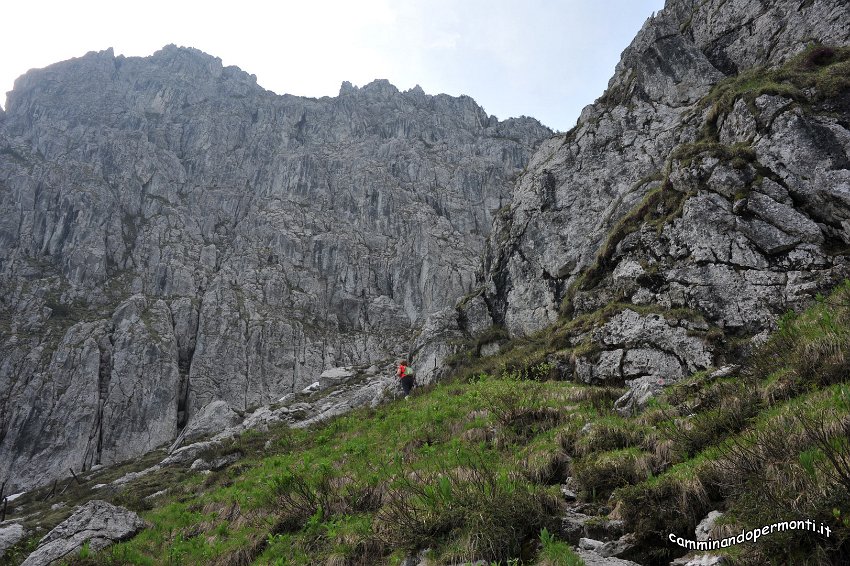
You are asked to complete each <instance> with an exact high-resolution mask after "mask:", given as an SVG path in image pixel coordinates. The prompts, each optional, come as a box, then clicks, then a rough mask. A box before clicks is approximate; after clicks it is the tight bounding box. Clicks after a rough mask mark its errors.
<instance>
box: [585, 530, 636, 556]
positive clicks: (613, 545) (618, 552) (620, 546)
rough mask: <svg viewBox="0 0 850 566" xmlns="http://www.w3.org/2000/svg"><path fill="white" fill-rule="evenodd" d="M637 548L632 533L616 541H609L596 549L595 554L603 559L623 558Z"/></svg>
mask: <svg viewBox="0 0 850 566" xmlns="http://www.w3.org/2000/svg"><path fill="white" fill-rule="evenodd" d="M635 547H637V539H636V538H635V535H634V534H632V533H626V534H624V535H623V536H621V537H620V538H618V539H617V540H610V541H608V542H606V543H605V544H603V545H602V546H600V547H598V548H596V549H595V550H596V552H597V553H598V554H599V555H600V556H603V557H605V558H608V557H611V556H623V555H624V554H626V553H627V552H629V551H631V550H633V549H634V548H635Z"/></svg>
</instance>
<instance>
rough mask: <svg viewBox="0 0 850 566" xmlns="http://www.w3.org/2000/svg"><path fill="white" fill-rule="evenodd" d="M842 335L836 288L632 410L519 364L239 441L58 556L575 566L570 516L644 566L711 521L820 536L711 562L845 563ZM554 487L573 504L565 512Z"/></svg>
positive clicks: (843, 292) (849, 300)
mask: <svg viewBox="0 0 850 566" xmlns="http://www.w3.org/2000/svg"><path fill="white" fill-rule="evenodd" d="M849 339H850V283H845V284H843V285H841V286H839V287H838V288H837V289H836V290H835V291H834V292H833V293H832V294H831V295H830V296H829V297H820V298H819V300H818V301H817V302H816V304H815V305H813V306H812V307H811V308H810V309H809V310H807V311H806V312H804V313H802V314H800V315H790V314H789V315H786V316H785V317H783V318H782V320H781V323H780V326H779V329H778V330H777V332H775V333H774V335H773V336H772V337H771V338H770V339H769V340H768V341H767V343H766V344H765V345H763V346H762V347H761V349H760V350H758V351H757V352H756V354H755V355H754V356H752V357H751V359H749V360H748V361H747V362H746V363H745V364H744V365H743V366H742V368H741V369H740V370H739V371H738V372H737V373H735V374H732V375H722V376H720V375H718V376H716V377H712V376H713V375H714V374H713V372H711V371H706V372H701V373H698V374H695V375H694V376H692V377H690V378H688V379H686V380H683V381H681V382H679V383H678V384H675V385H673V386H671V387H669V388H668V389H667V390H666V391H665V393H664V394H663V395H662V396H661V397H660V398H658V399H657V400H655V401H654V402H652V403H651V404H650V406H649V407H648V408H647V409H646V410H645V411H644V412H643V413H640V414H638V415H635V416H632V417H623V416H620V415H617V414H616V413H614V412H613V411H612V410H611V407H612V405H613V399H615V398H616V397H617V396H618V395H619V394H620V393H621V392H622V389H619V388H607V387H589V386H583V385H578V384H573V383H569V382H563V381H553V380H548V379H547V376H548V375H549V374H548V373H546V372H542V371H536V370H534V369H533V368H534V367H536V365H535V364H538V363H539V361H537V358H536V357H534V356H531V357H529V358H527V362H528V363H529V364H531V366H530V367H525V368H521V367H519V365H499V366H498V367H497V368H496V369H495V370H494V371H493V372H492V373H485V372H467V373H461V374H459V375H458V376H457V377H455V378H454V379H452V380H449V381H446V382H443V383H440V384H436V385H432V386H428V387H424V388H422V389H421V390H419V391H417V393H416V394H415V395H413V396H412V397H411V398H410V399H409V400H408V401H395V402H391V403H388V404H386V405H383V406H380V407H378V408H376V409H364V410H357V411H354V412H352V413H349V414H347V415H345V416H342V417H339V418H336V419H334V420H332V421H330V422H328V423H326V424H323V425H321V426H318V427H315V428H313V429H310V430H297V429H287V428H274V429H272V430H270V431H269V432H268V433H264V434H260V433H256V432H252V433H249V434H247V435H245V436H243V437H242V438H240V439H237V440H236V441H235V442H234V444H233V446H231V447H230V448H231V449H233V450H237V449H238V451H239V452H240V453H241V454H243V457H242V458H241V459H240V460H239V461H238V462H236V463H234V464H233V465H231V466H229V467H228V468H225V469H223V470H220V471H217V472H212V473H210V474H209V475H206V476H204V475H201V474H196V473H192V472H183V471H182V470H178V469H175V468H166V469H164V470H161V471H160V472H158V473H157V474H151V475H149V476H145V477H144V478H141V479H140V480H137V482H136V483H131V484H130V485H129V487H128V488H126V489H125V491H123V492H119V494H118V495H117V496H116V497H118V498H122V500H121V502H123V503H124V504H126V505H130V506H131V507H134V508H136V509H138V510H139V511H140V512H141V514H142V516H143V517H144V518H145V519H146V520H147V521H148V522H149V524H150V527H149V528H148V529H146V530H144V531H143V532H142V533H140V534H139V535H138V536H136V538H134V539H133V540H131V541H128V542H125V543H121V544H117V545H115V546H113V547H111V548H108V549H106V550H104V551H102V552H100V553H91V552H89V553H88V554H89V556H86V557H74V558H71V559H69V562H70V563H72V564H100V565H102V564H201V563H203V564H222V565H224V564H228V565H230V564H255V563H256V564H317V563H323V564H399V563H401V561H402V560H403V559H404V558H405V557H407V556H411V555H413V556H417V555H419V554H420V553H424V555H425V556H426V557H427V558H428V559H429V560H431V563H432V564H449V563H459V562H464V561H472V560H479V559H483V560H485V561H488V562H492V563H502V564H508V563H513V564H570V565H572V564H581V562H580V558H578V557H577V556H576V555H575V554H574V553H573V552H572V550H571V549H570V547H569V546H568V545H567V544H566V543H565V541H564V540H563V538H562V535H564V533H563V532H562V530H561V528H562V526H561V517H562V516H563V514H564V512H565V509H566V507H567V506H568V505H572V506H576V505H578V506H579V507H580V509H581V512H583V513H585V514H589V515H592V516H596V517H598V518H599V519H598V520H603V519H605V520H613V519H619V520H622V521H623V522H624V527H625V531H626V532H630V533H634V535H635V540H636V541H637V543H638V546H637V547H636V548H634V549H633V550H632V551H631V552H630V553H629V554H628V555H627V556H626V557H627V558H631V559H633V560H636V561H637V562H639V563H642V564H667V563H669V561H670V560H671V559H672V558H674V557H676V556H680V555H682V554H683V553H684V550H682V549H681V548H679V547H676V546H675V545H673V544H671V543H669V541H668V540H667V536H668V535H669V534H670V533H673V534H675V535H677V536H681V537H683V538H693V532H694V527H695V526H696V524H697V523H698V522H699V521H700V520H701V519H702V518H703V517H705V516H706V514H707V513H708V512H709V511H711V510H714V509H719V510H721V511H723V512H724V516H723V517H722V519H721V520H720V522H719V523H718V525H717V526H716V527H715V532H714V534H713V536H714V537H715V538H717V537H721V536H726V535H736V534H739V533H740V532H741V530H742V529H751V528H757V527H762V526H764V525H769V524H771V523H774V522H777V521H787V520H799V519H802V520H805V519H811V520H813V521H816V522H819V523H820V522H823V523H825V524H826V525H828V526H830V528H831V529H832V534H831V536H830V537H825V536H824V535H820V534H817V533H812V532H807V531H788V532H782V533H773V534H771V535H768V536H765V537H763V538H761V539H760V540H759V541H758V543H757V544H744V545H738V546H735V547H732V548H731V549H727V550H724V551H722V552H723V553H724V554H725V555H726V557H727V558H728V559H730V560H732V561H733V562H732V563H737V564H769V563H776V564H781V563H786V564H822V563H846V561H847V559H848V557H850V553H849V552H848V549H849V548H850V518H848V517H850V441H848V438H850V384H848V383H847V381H848V375H850V371H848V370H850V340H849ZM536 348H537V349H536V350H535V351H538V350H539V351H545V344H544V342H541V343H540V344H536ZM505 355H508V354H505ZM503 361H504V360H503ZM516 363H517V364H519V363H520V362H516ZM520 365H521V364H520ZM529 377H531V378H532V379H529ZM225 448H227V447H225ZM163 473H165V474H166V475H162V474H163ZM567 477H572V478H573V480H572V481H573V482H575V487H576V489H575V491H576V492H577V493H578V497H579V501H578V502H577V503H569V504H568V503H567V502H566V501H565V500H564V499H562V495H561V490H560V486H561V484H563V483H564V482H565V481H566V479H567ZM164 483H167V487H169V491H168V492H167V493H166V494H165V495H160V496H158V497H157V498H155V499H153V500H150V499H145V498H144V497H143V496H144V495H147V494H148V493H153V491H154V490H157V489H162V487H163V484H164ZM129 494H132V496H131V495H129Z"/></svg>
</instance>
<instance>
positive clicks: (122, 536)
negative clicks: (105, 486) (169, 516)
mask: <svg viewBox="0 0 850 566" xmlns="http://www.w3.org/2000/svg"><path fill="white" fill-rule="evenodd" d="M143 528H145V522H144V521H143V520H142V519H141V518H140V517H139V516H138V515H136V514H135V513H133V512H132V511H129V510H127V509H124V508H123V507H116V506H115V505H112V504H111V503H107V502H106V501H99V500H95V501H89V502H88V503H86V504H85V505H83V506H82V507H80V508H78V509H77V510H76V511H75V512H74V514H73V515H71V516H70V517H68V518H67V519H65V520H64V521H63V522H61V523H60V524H59V525H57V526H56V527H55V528H54V529H53V530H51V531H50V532H49V533H47V535H45V537H44V538H43V539H41V541H40V542H39V545H38V548H37V549H36V550H35V551H34V552H33V553H32V554H30V555H29V557H27V559H26V560H24V562H23V564H22V566H46V565H48V564H51V563H53V562H54V561H58V560H61V559H62V558H67V557H70V556H71V555H73V554H75V553H78V552H79V551H80V549H81V548H82V547H83V545H84V544H86V543H88V544H89V548H90V549H91V550H92V551H95V552H96V551H99V550H103V549H104V548H106V547H107V546H109V545H111V544H114V543H116V542H120V541H123V540H127V539H128V538H131V537H132V536H134V535H135V534H136V533H138V532H139V531H140V530H142V529H143Z"/></svg>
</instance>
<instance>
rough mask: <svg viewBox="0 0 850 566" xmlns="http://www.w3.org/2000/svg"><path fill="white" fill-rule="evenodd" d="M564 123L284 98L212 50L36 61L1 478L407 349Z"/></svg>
mask: <svg viewBox="0 0 850 566" xmlns="http://www.w3.org/2000/svg"><path fill="white" fill-rule="evenodd" d="M549 135H551V132H550V131H549V130H548V129H546V128H544V127H543V126H541V125H540V124H539V123H538V122H536V121H535V120H532V119H528V118H520V119H511V120H507V121H504V122H500V121H498V120H497V119H496V118H495V117H492V116H489V117H488V116H487V115H486V114H485V113H484V111H483V110H482V108H481V107H479V106H478V105H477V104H476V103H475V102H474V101H473V100H472V99H470V98H468V97H460V98H454V97H450V96H446V95H438V96H429V95H426V94H425V93H424V92H422V90H421V89H420V88H418V87H417V88H414V89H412V90H410V91H407V92H399V91H398V90H397V89H396V88H395V87H393V86H392V85H390V84H389V83H387V82H386V81H375V82H373V83H371V84H369V85H366V86H365V87H362V88H354V87H352V86H351V85H350V84H348V83H344V84H343V86H342V88H341V90H340V93H339V96H337V97H335V98H322V99H319V100H316V99H306V98H299V97H294V96H278V95H275V94H273V93H270V92H267V91H265V90H263V89H262V88H260V87H258V86H257V84H256V81H255V79H254V77H252V76H250V75H248V74H246V73H244V72H242V71H240V70H239V69H236V68H235V67H226V68H225V67H222V65H221V62H220V60H218V59H215V58H213V57H210V56H208V55H205V54H203V53H200V52H198V51H195V50H192V49H184V48H176V47H173V46H171V47H166V48H165V49H163V50H161V51H159V52H157V53H155V54H154V55H153V56H151V57H147V58H125V57H115V56H114V55H113V53H112V51H111V50H109V51H105V52H100V53H90V54H88V55H86V56H84V57H81V58H79V59H75V60H72V61H68V62H65V63H60V64H57V65H54V66H52V67H49V68H46V69H43V70H38V71H31V72H29V73H28V74H26V75H25V76H23V77H21V78H20V79H19V80H18V81H17V82H16V85H15V89H14V90H13V91H12V92H11V93H9V96H8V102H7V109H6V112H5V113H0V295H1V296H2V299H0V301H2V302H0V360H1V361H0V481H3V480H8V484H7V492H8V490H9V489H19V488H28V487H30V486H33V485H35V484H38V483H42V482H44V481H47V480H50V479H52V478H54V477H57V476H61V475H64V474H67V473H68V469H69V468H72V469H74V470H80V469H85V468H88V467H91V466H92V465H94V464H97V463H104V464H106V463H110V462H115V461H119V460H123V459H126V458H131V457H133V456H135V455H138V454H140V453H143V452H145V451H147V450H150V449H151V448H153V447H155V446H158V445H162V444H163V443H166V442H169V441H172V440H174V438H175V437H176V436H177V434H178V433H179V431H180V430H181V429H182V428H183V427H184V426H185V425H186V424H187V422H189V421H191V420H192V418H193V416H194V415H196V414H199V413H200V411H201V410H202V409H203V408H204V407H205V406H207V405H208V404H209V403H211V402H213V401H216V400H224V401H226V402H227V403H228V404H229V405H230V407H232V408H233V409H235V410H237V411H244V410H245V409H246V408H248V407H250V406H256V405H260V404H265V403H270V402H273V401H275V400H277V399H278V398H279V397H281V396H283V395H285V394H287V393H289V392H292V391H300V390H301V389H302V388H303V387H304V386H305V385H306V384H308V383H312V382H313V381H315V380H316V379H317V377H318V375H319V374H320V373H321V372H322V370H324V369H327V368H328V367H334V366H341V365H350V364H368V363H369V362H372V361H377V360H382V359H386V358H388V357H395V356H398V355H401V354H402V353H403V352H406V351H407V350H408V348H409V347H410V343H411V340H412V339H413V338H414V337H415V336H416V333H417V332H418V331H419V330H420V329H421V327H422V326H423V325H424V324H425V322H426V320H427V319H428V317H429V316H430V315H432V314H434V313H439V312H440V311H441V309H445V308H446V307H451V306H452V305H453V304H454V302H455V301H456V300H457V298H458V297H459V296H461V295H463V294H464V293H466V292H468V291H469V290H470V289H471V287H472V285H473V282H474V277H475V275H474V274H475V270H476V268H477V267H478V265H479V263H480V256H481V254H482V252H483V249H484V241H485V238H486V237H487V235H488V234H489V231H490V227H491V225H492V220H493V215H494V214H495V212H496V211H497V210H499V209H500V208H501V207H503V206H505V205H506V204H507V203H509V202H510V199H511V185H512V182H513V180H514V179H515V178H516V176H517V175H518V173H519V172H521V171H522V169H523V168H524V167H525V165H526V164H527V162H528V159H529V157H530V155H531V153H532V150H533V149H534V147H535V146H536V144H538V143H539V141H540V140H541V139H543V138H544V137H547V136H549Z"/></svg>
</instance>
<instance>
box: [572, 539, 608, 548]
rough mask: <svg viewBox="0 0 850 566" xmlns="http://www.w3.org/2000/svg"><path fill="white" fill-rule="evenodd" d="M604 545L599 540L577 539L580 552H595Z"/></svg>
mask: <svg viewBox="0 0 850 566" xmlns="http://www.w3.org/2000/svg"><path fill="white" fill-rule="evenodd" d="M603 544H604V543H603V542H602V541H600V540H593V539H591V538H580V539H578V547H579V548H581V549H582V550H596V549H598V548H599V547H601V546H602V545H603Z"/></svg>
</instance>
